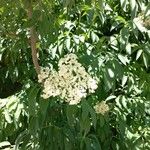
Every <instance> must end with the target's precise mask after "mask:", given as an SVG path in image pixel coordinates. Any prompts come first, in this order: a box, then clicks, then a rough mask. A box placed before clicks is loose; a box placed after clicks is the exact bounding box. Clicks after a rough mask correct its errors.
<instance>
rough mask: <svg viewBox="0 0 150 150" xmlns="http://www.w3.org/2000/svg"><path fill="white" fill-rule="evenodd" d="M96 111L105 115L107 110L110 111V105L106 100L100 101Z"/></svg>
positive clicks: (95, 107)
mask: <svg viewBox="0 0 150 150" xmlns="http://www.w3.org/2000/svg"><path fill="white" fill-rule="evenodd" d="M94 109H95V112H96V113H97V114H102V115H104V114H105V113H106V112H108V111H109V106H108V105H107V104H106V102H105V101H102V102H99V103H97V104H96V105H95V106H94Z"/></svg>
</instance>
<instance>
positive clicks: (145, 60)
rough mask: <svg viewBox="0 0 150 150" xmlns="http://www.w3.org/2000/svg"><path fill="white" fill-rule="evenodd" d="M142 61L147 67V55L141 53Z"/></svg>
mask: <svg viewBox="0 0 150 150" xmlns="http://www.w3.org/2000/svg"><path fill="white" fill-rule="evenodd" d="M143 61H144V65H145V67H146V68H148V66H149V64H148V56H147V55H146V54H145V53H143Z"/></svg>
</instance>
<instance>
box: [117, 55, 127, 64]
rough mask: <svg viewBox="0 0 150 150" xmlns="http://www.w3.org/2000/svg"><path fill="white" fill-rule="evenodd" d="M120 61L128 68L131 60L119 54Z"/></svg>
mask: <svg viewBox="0 0 150 150" xmlns="http://www.w3.org/2000/svg"><path fill="white" fill-rule="evenodd" d="M118 59H119V60H120V61H121V62H122V63H123V64H124V65H125V66H126V65H127V63H129V60H128V59H127V57H126V56H123V55H122V54H118Z"/></svg>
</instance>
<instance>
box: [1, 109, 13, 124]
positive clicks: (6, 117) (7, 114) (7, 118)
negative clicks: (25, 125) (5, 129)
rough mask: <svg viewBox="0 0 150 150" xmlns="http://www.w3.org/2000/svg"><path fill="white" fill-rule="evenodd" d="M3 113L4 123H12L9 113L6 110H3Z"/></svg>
mask: <svg viewBox="0 0 150 150" xmlns="http://www.w3.org/2000/svg"><path fill="white" fill-rule="evenodd" d="M3 113H4V116H5V119H6V121H7V122H8V123H12V122H13V120H12V119H11V115H10V113H9V112H8V110H7V109H5V111H4V112H3Z"/></svg>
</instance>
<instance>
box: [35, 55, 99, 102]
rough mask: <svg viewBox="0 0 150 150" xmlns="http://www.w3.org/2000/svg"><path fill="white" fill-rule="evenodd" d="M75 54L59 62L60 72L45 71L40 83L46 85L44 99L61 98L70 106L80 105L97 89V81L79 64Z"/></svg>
mask: <svg viewBox="0 0 150 150" xmlns="http://www.w3.org/2000/svg"><path fill="white" fill-rule="evenodd" d="M77 59H78V58H77V56H76V55H75V54H68V55H65V57H64V58H61V59H60V60H59V62H58V71H56V70H54V69H53V70H50V69H48V68H46V69H43V70H42V71H41V74H39V76H38V78H39V82H40V83H43V84H44V89H43V95H42V97H43V98H44V99H47V98H49V97H51V96H53V97H55V96H60V98H62V99H64V100H65V101H66V102H68V103H69V104H78V103H79V102H80V101H81V99H82V98H85V97H86V96H87V94H88V93H94V92H95V90H96V89H97V80H96V79H93V78H92V77H91V76H90V75H89V74H88V73H87V72H86V70H85V68H84V67H83V66H82V65H81V64H80V63H79V62H78V60H77Z"/></svg>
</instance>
